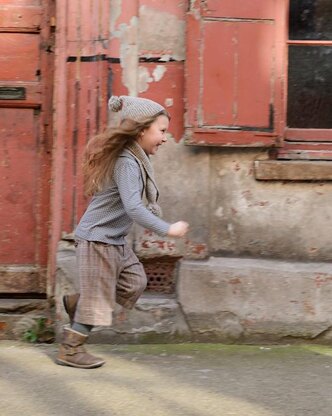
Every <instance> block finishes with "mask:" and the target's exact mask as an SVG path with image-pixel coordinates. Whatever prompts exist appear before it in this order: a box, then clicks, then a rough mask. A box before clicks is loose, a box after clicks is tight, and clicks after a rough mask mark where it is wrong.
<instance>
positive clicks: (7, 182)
mask: <svg viewBox="0 0 332 416" xmlns="http://www.w3.org/2000/svg"><path fill="white" fill-rule="evenodd" d="M51 7H52V2H51V1H50V2H47V1H42V0H11V1H5V0H0V155H1V159H0V190H1V191H0V192H1V198H0V293H43V292H45V288H46V277H45V276H46V264H47V239H48V218H49V212H48V208H49V182H50V175H49V171H50V149H51V134H50V132H51V123H50V120H51V117H50V103H51V95H52V55H53V54H52V43H51V40H52V36H53V35H52V27H51V26H52V20H50V19H49V13H50V12H51Z"/></svg>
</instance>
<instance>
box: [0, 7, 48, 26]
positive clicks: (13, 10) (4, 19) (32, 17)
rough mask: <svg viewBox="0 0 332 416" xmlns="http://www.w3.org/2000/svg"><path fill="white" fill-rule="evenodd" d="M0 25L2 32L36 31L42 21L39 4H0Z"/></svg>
mask: <svg viewBox="0 0 332 416" xmlns="http://www.w3.org/2000/svg"><path fill="white" fill-rule="evenodd" d="M0 16H1V18H0V19H1V20H0V26H1V30H2V31H3V32H15V31H17V29H19V30H20V31H21V32H23V31H24V32H38V31H39V30H40V28H41V23H42V8H41V7H40V6H31V5H29V7H28V8H27V7H25V6H23V5H20V4H8V2H7V4H2V5H1V4H0Z"/></svg>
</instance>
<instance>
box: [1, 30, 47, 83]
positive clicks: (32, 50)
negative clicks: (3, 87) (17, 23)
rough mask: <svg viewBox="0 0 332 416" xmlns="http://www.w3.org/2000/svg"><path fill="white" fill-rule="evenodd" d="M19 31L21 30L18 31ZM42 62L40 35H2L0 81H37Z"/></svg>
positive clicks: (18, 33)
mask: <svg viewBox="0 0 332 416" xmlns="http://www.w3.org/2000/svg"><path fill="white" fill-rule="evenodd" d="M18 30H19V29H18ZM39 60H40V38H39V36H38V34H30V33H29V34H28V33H20V32H17V33H1V42H0V80H1V81H37V80H38V76H37V70H38V69H40V68H38V63H39Z"/></svg>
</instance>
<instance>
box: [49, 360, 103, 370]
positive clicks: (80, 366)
mask: <svg viewBox="0 0 332 416" xmlns="http://www.w3.org/2000/svg"><path fill="white" fill-rule="evenodd" d="M55 362H56V364H59V365H65V366H67V367H74V368H87V369H88V368H98V367H101V366H102V365H104V364H105V361H99V362H98V363H94V364H90V365H86V364H81V365H80V364H74V363H71V362H69V361H64V360H60V359H59V358H57V359H56V360H55Z"/></svg>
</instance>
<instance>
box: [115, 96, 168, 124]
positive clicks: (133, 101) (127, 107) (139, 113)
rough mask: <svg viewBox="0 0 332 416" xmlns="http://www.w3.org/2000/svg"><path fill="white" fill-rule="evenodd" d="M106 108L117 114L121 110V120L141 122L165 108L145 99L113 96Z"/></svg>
mask: <svg viewBox="0 0 332 416" xmlns="http://www.w3.org/2000/svg"><path fill="white" fill-rule="evenodd" d="M108 108H109V109H110V110H111V111H114V112H118V111H120V110H121V120H124V119H130V120H134V121H143V120H145V119H146V118H149V117H153V116H155V115H156V114H158V113H160V112H161V111H163V110H164V111H165V108H164V107H163V106H162V105H160V104H158V103H156V102H155V101H152V100H148V99H147V98H138V97H129V96H128V95H121V96H120V97H117V96H116V95H113V96H112V97H111V98H110V99H109V101H108Z"/></svg>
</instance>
